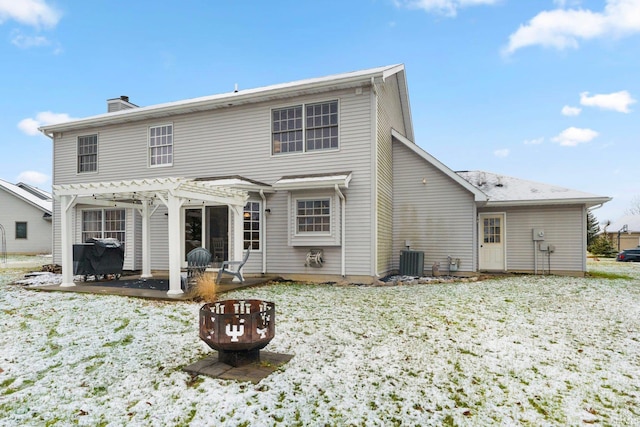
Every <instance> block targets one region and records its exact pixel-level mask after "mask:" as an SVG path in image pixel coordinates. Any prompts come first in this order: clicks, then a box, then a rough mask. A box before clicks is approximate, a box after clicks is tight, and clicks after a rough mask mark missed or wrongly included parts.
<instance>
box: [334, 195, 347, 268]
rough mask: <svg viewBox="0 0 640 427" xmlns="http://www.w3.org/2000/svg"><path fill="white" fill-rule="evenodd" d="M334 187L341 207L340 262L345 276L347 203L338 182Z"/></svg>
mask: <svg viewBox="0 0 640 427" xmlns="http://www.w3.org/2000/svg"><path fill="white" fill-rule="evenodd" d="M335 188H336V194H337V195H338V197H340V208H341V215H340V222H341V225H340V246H341V248H342V254H341V260H340V262H341V264H342V271H341V274H342V277H346V275H347V268H346V260H347V251H346V248H345V244H346V242H347V239H346V234H347V232H346V228H345V227H346V224H347V219H346V214H347V205H346V201H345V198H344V194H342V191H340V187H339V186H338V184H336V185H335Z"/></svg>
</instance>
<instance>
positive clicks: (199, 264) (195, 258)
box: [187, 247, 211, 287]
mask: <svg viewBox="0 0 640 427" xmlns="http://www.w3.org/2000/svg"><path fill="white" fill-rule="evenodd" d="M210 262H211V252H209V251H208V250H207V249H206V248H203V247H198V248H195V249H192V250H191V251H190V252H189V253H188V254H187V286H188V287H191V284H192V283H193V282H194V281H195V280H196V279H197V277H198V276H199V275H201V274H202V273H204V272H205V270H206V269H207V266H209V263H210Z"/></svg>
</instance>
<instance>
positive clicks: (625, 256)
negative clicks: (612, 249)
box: [616, 246, 640, 262]
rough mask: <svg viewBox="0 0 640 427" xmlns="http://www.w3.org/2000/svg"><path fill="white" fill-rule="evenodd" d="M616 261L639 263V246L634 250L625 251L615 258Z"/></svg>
mask: <svg viewBox="0 0 640 427" xmlns="http://www.w3.org/2000/svg"><path fill="white" fill-rule="evenodd" d="M616 261H623V262H631V261H633V262H640V246H638V247H637V248H635V249H625V250H624V251H622V252H620V253H619V254H618V256H617V257H616Z"/></svg>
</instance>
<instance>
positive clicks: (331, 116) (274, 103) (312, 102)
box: [41, 65, 609, 293]
mask: <svg viewBox="0 0 640 427" xmlns="http://www.w3.org/2000/svg"><path fill="white" fill-rule="evenodd" d="M108 105H109V107H108V111H109V112H108V113H105V114H101V115H97V116H93V117H88V118H85V119H80V120H75V121H71V122H66V123H61V124H56V125H50V126H45V127H43V128H42V129H41V131H42V132H43V133H45V134H46V135H48V136H49V137H51V138H52V140H53V147H54V148H53V156H54V186H53V188H54V194H55V197H56V201H55V204H54V259H55V261H56V262H60V263H61V264H62V266H63V283H64V284H66V285H72V280H73V277H72V272H71V268H70V265H71V261H72V245H73V244H74V243H79V242H84V241H86V240H87V239H88V238H90V237H115V238H118V239H119V240H121V241H123V242H124V246H125V265H124V267H125V269H129V270H141V271H142V274H143V275H144V276H150V275H151V271H152V270H168V271H169V276H170V290H169V293H180V292H181V290H180V269H181V268H182V267H183V266H184V264H185V257H186V254H187V253H188V251H189V250H190V249H191V248H193V247H197V246H203V247H206V248H207V249H209V250H210V251H211V252H212V254H213V255H214V263H213V264H212V266H213V267H215V266H216V262H219V261H220V260H222V259H240V258H241V256H242V252H243V249H244V248H247V247H249V246H250V247H251V248H252V254H251V257H250V258H249V262H248V263H247V266H246V267H245V272H246V273H247V274H274V275H280V276H283V277H285V278H291V279H304V280H314V281H322V280H346V281H349V282H360V283H362V282H371V281H373V280H375V279H376V278H379V277H382V276H385V275H387V274H390V273H392V272H394V271H397V270H398V268H399V262H400V253H401V250H403V249H406V246H407V245H410V247H411V249H415V250H416V251H421V252H423V253H424V266H425V270H428V271H431V266H432V265H433V264H434V263H437V264H441V265H442V266H443V268H442V270H443V271H445V272H446V271H447V270H448V269H450V270H451V271H454V270H456V273H457V274H470V273H475V272H478V271H483V270H487V271H531V272H537V271H538V262H539V261H538V255H540V257H541V259H546V258H542V257H543V256H544V255H545V254H552V255H551V257H550V259H552V260H553V263H552V268H550V270H552V271H554V272H559V273H566V274H582V273H584V271H586V259H585V252H586V227H585V224H586V209H587V208H589V207H591V206H595V205H598V204H601V203H604V202H606V201H607V200H609V198H607V197H601V196H595V195H592V194H587V193H581V192H576V191H571V190H565V189H558V188H557V187H551V186H545V185H542V184H535V183H530V182H524V181H521V180H516V179H512V178H508V177H498V176H496V175H493V174H488V173H461V174H458V173H455V172H453V171H451V170H450V169H449V168H447V167H446V166H445V165H443V164H442V163H441V162H439V161H438V160H437V159H435V158H433V157H432V156H431V155H429V154H428V153H427V152H425V151H424V150H423V149H421V148H420V147H419V146H417V145H416V144H415V142H414V135H413V124H412V119H411V110H410V107H409V95H408V88H407V81H406V75H405V68H404V66H403V65H392V66H387V67H380V68H373V69H368V70H363V71H356V72H351V73H344V74H339V75H333V76H328V77H322V78H314V79H308V80H302V81H296V82H292V83H285V84H278V85H273V86H267V87H262V88H257V89H248V90H239V91H233V92H231V93H225V94H220V95H213V96H205V97H201V98H195V99H188V100H183V101H177V102H169V103H166V104H159V105H152V106H148V107H138V106H136V105H135V104H132V103H130V102H129V99H128V98H127V97H121V98H116V99H111V100H109V101H108ZM527 186H528V187H527ZM525 187H527V188H529V191H527V190H526V189H525V190H523V188H525ZM534 187H535V188H534ZM551 189H553V191H551ZM532 195H534V196H535V197H531V196H532ZM534 228H535V229H536V230H537V232H540V231H543V230H544V231H545V232H546V237H545V238H544V239H545V240H540V239H542V237H537V238H534V237H535V236H533V235H532V233H533V229H534ZM541 242H542V243H544V242H547V243H553V245H552V246H553V251H552V252H550V251H548V248H547V252H542V250H543V249H544V247H542V248H543V249H541V246H540V243H541ZM451 260H455V263H456V268H455V269H452V268H449V266H450V263H451V262H452V261H451ZM540 265H541V266H542V264H540ZM545 265H546V264H545ZM540 269H541V270H542V267H541V268H540Z"/></svg>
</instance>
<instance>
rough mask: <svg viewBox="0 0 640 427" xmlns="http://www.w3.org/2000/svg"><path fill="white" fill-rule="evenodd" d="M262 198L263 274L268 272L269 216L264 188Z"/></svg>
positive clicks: (261, 193)
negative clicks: (267, 214)
mask: <svg viewBox="0 0 640 427" xmlns="http://www.w3.org/2000/svg"><path fill="white" fill-rule="evenodd" d="M260 198H261V199H262V215H261V217H262V218H264V219H263V221H262V244H261V245H260V246H261V249H262V274H266V273H267V218H266V217H265V215H264V213H265V212H266V211H267V198H266V196H265V195H264V190H262V189H261V190H260Z"/></svg>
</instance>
